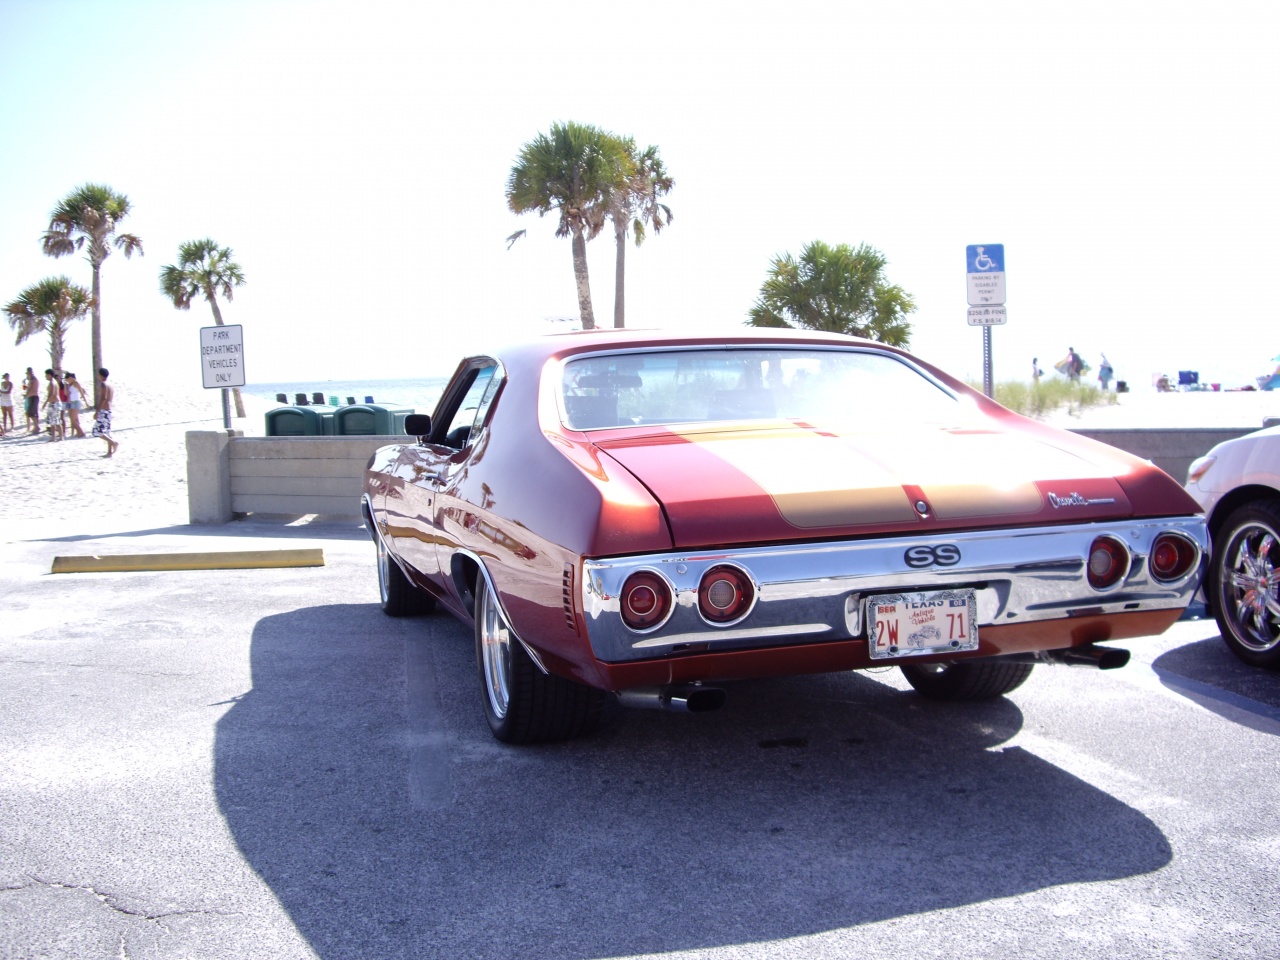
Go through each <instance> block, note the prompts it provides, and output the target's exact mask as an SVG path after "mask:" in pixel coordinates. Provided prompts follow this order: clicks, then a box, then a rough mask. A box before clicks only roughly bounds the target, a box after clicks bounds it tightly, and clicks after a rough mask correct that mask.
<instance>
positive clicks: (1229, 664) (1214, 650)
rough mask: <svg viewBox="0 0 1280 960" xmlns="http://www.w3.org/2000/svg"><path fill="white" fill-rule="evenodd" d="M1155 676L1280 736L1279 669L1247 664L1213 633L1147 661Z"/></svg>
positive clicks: (1239, 720) (1203, 703) (1218, 710)
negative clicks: (1210, 635) (1149, 661)
mask: <svg viewBox="0 0 1280 960" xmlns="http://www.w3.org/2000/svg"><path fill="white" fill-rule="evenodd" d="M1151 666H1152V669H1154V670H1155V672H1156V675H1157V676H1158V677H1159V678H1160V682H1161V683H1163V684H1164V685H1165V686H1166V687H1168V688H1169V689H1171V690H1175V691H1177V692H1178V693H1179V694H1181V695H1182V696H1185V697H1187V698H1188V699H1190V700H1193V701H1195V702H1196V703H1198V704H1199V705H1200V706H1202V707H1204V708H1205V709H1207V710H1211V711H1213V712H1214V713H1216V714H1218V715H1219V716H1222V717H1225V718H1226V719H1228V720H1231V721H1233V722H1235V723H1239V724H1241V725H1243V726H1246V727H1249V728H1250V729H1253V730H1258V731H1260V732H1263V733H1270V734H1271V735H1273V736H1280V672H1277V671H1275V670H1263V669H1261V668H1259V667H1251V666H1249V664H1247V663H1245V662H1243V661H1242V660H1240V659H1239V658H1238V657H1236V656H1235V655H1234V654H1233V653H1232V652H1231V651H1230V650H1229V649H1228V648H1227V645H1226V643H1225V642H1223V640H1222V638H1221V637H1219V636H1214V637H1210V638H1208V639H1205V640H1197V641H1196V642H1194V643H1188V644H1185V645H1183V646H1181V647H1177V648H1175V649H1173V650H1170V651H1168V652H1167V653H1163V654H1161V655H1160V656H1159V657H1157V658H1156V660H1155V662H1153V663H1152V664H1151Z"/></svg>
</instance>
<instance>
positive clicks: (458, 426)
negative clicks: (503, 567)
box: [389, 358, 501, 614]
mask: <svg viewBox="0 0 1280 960" xmlns="http://www.w3.org/2000/svg"><path fill="white" fill-rule="evenodd" d="M499 369H500V368H499V366H498V364H497V363H496V361H493V360H488V359H487V358H475V359H473V360H471V361H468V362H467V364H465V365H464V367H463V368H460V370H459V372H458V373H457V374H455V376H454V380H453V382H452V383H451V384H450V386H449V387H448V388H447V390H446V393H445V395H444V396H443V397H442V398H441V401H440V406H438V407H437V409H436V414H435V416H434V417H433V422H432V427H431V435H430V436H429V437H427V438H425V440H424V442H422V443H419V444H414V445H411V446H408V447H405V449H404V451H403V452H402V454H401V457H400V460H399V462H398V463H397V465H396V471H395V472H396V475H397V477H399V478H403V480H404V486H403V488H402V491H401V497H400V503H399V511H400V517H401V519H402V522H401V525H400V527H399V531H400V535H399V536H398V538H397V540H396V544H397V549H398V551H399V552H400V554H401V556H403V557H404V558H405V559H406V560H408V561H409V563H410V564H412V566H413V567H414V568H415V569H416V570H418V571H420V572H421V573H422V574H423V575H424V576H425V577H426V578H427V579H428V580H429V581H430V585H429V589H431V591H432V592H433V593H435V594H436V595H437V596H439V597H440V598H441V599H443V600H444V601H445V602H446V603H450V604H452V605H455V606H457V607H460V608H461V609H462V610H464V611H465V612H466V613H468V614H470V613H471V607H470V603H471V598H470V596H469V595H467V596H462V595H459V594H458V592H457V590H455V589H454V585H453V583H452V581H451V580H450V578H449V566H450V559H451V558H452V555H453V552H454V550H455V549H456V548H457V546H458V542H457V539H456V537H451V536H448V535H446V533H445V521H446V516H447V515H449V514H450V512H452V513H453V514H456V513H458V512H459V507H458V504H457V500H458V497H457V482H458V480H459V479H460V478H461V477H463V476H465V473H466V469H467V464H468V462H469V459H470V457H471V455H472V453H473V452H474V449H475V443H474V441H475V438H476V435H477V433H478V431H479V429H480V427H481V425H482V424H483V422H484V419H485V416H486V414H487V412H488V409H489V404H490V402H491V401H492V398H493V394H494V393H495V392H496V390H497V385H498V383H499V382H500V379H501V378H500V376H499V375H498V373H499ZM389 499H390V498H389ZM463 512H468V511H463Z"/></svg>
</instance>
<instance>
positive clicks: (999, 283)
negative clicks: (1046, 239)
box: [964, 243, 1008, 398]
mask: <svg viewBox="0 0 1280 960" xmlns="http://www.w3.org/2000/svg"><path fill="white" fill-rule="evenodd" d="M964 259H965V271H966V273H967V274H968V280H969V326H971V327H982V392H983V393H985V394H986V395H987V396H988V397H993V398H994V396H995V383H994V382H993V378H992V364H991V328H992V327H993V326H995V325H997V324H1003V323H1007V322H1008V316H1007V315H1006V314H1005V309H1004V244H1003V243H988V244H984V245H982V246H978V245H973V246H969V247H965V248H964Z"/></svg>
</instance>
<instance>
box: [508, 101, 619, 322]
mask: <svg viewBox="0 0 1280 960" xmlns="http://www.w3.org/2000/svg"><path fill="white" fill-rule="evenodd" d="M626 166H627V158H626V153H625V149H624V146H623V143H622V141H621V140H619V139H618V138H617V137H615V136H613V135H612V134H610V133H606V132H605V131H603V130H601V129H599V128H598V127H593V126H590V125H588V124H581V123H572V122H569V123H555V124H552V125H551V132H550V133H549V134H544V133H540V134H538V135H537V136H536V137H534V138H533V139H532V140H530V141H529V142H528V143H526V144H525V145H524V146H523V147H521V148H520V155H519V157H518V158H517V159H516V162H515V165H514V166H512V168H511V175H510V176H509V177H508V178H507V191H506V192H507V206H508V207H510V209H511V211H512V212H513V213H517V214H519V213H528V212H529V211H531V210H536V211H537V213H538V216H540V217H541V216H545V215H546V214H548V213H550V212H551V211H553V210H555V211H557V212H558V213H559V215H560V222H559V224H558V225H557V226H556V236H557V237H572V238H573V243H572V252H573V275H574V279H575V280H576V282H577V287H578V311H579V314H580V316H581V318H582V328H583V329H584V330H590V329H592V328H593V327H595V325H596V321H595V314H594V313H593V312H592V309H591V282H590V279H589V278H588V276H587V241H588V240H591V239H593V238H594V237H595V236H596V235H597V234H599V233H600V230H601V228H602V227H603V226H604V218H605V210H604V204H605V199H606V197H607V196H608V195H609V192H610V190H611V189H612V188H613V186H614V185H615V184H616V183H617V182H618V181H619V178H620V171H622V170H624V169H626ZM524 232H525V231H523V230H518V231H516V232H515V233H513V234H512V235H511V236H510V237H508V238H507V241H508V245H509V244H510V243H514V242H515V241H516V240H517V239H519V238H520V237H521V236H523V235H524Z"/></svg>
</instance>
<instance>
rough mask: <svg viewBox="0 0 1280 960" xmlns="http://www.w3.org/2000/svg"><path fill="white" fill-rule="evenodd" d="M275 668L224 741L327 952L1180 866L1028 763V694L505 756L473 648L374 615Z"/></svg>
mask: <svg viewBox="0 0 1280 960" xmlns="http://www.w3.org/2000/svg"><path fill="white" fill-rule="evenodd" d="M252 672H253V686H252V689H251V690H250V691H249V692H247V693H245V694H244V695H243V696H241V697H239V698H237V700H236V701H235V702H234V703H233V704H232V705H231V707H230V709H229V710H228V711H227V712H226V714H225V715H224V716H223V718H222V720H221V721H220V722H219V724H218V731H217V739H216V768H215V769H216V772H215V787H216V791H217V797H218V801H219V803H220V806H221V809H222V812H223V815H224V816H225V818H226V822H227V824H228V826H229V827H230V829H231V831H232V834H233V835H234V837H235V839H236V841H237V843H238V844H239V846H240V849H241V850H242V851H243V854H244V856H245V857H246V859H247V860H248V862H249V863H250V865H251V866H252V867H253V869H255V870H256V871H257V872H258V874H259V875H260V876H261V877H262V878H263V880H264V881H265V882H266V883H267V884H269V886H270V888H271V890H272V891H273V893H274V894H275V896H276V897H277V898H278V899H279V901H280V903H281V904H282V905H283V906H284V907H285V909H286V910H287V911H288V912H289V915H290V917H291V918H292V920H293V922H294V924H295V925H296V927H297V929H298V930H299V931H300V932H301V934H302V935H303V936H304V937H305V938H306V939H307V941H308V942H309V944H310V946H311V947H312V949H314V951H315V952H316V954H317V955H318V956H320V957H322V958H324V960H345V958H353V960H354V958H367V957H371V956H391V955H396V956H400V955H405V956H415V957H451V958H452V957H474V958H489V957H492V958H504V960H505V958H509V957H521V958H522V960H539V958H579V957H580V958H587V957H604V956H617V955H628V954H637V953H649V952H653V953H660V952H668V951H678V950H691V949H699V948H708V947H719V946H724V945H731V944H746V943H754V942H759V941H767V940H776V939H783V938H789V937H796V936H804V935H806V934H813V933H819V932H823V931H829V930H833V929H839V928H845V927H850V926H855V925H859V924H868V923H874V922H877V921H883V920H888V919H893V918H900V917H909V916H911V915H914V914H919V913H922V912H925V911H932V910H938V909H944V908H948V907H956V906H961V905H964V904H971V903H976V902H981V901H987V900H992V899H995V898H1000V897H1008V896H1015V895H1018V894H1022V893H1026V892H1029V891H1035V890H1040V889H1044V888H1048V887H1053V886H1057V885H1060V884H1071V883H1088V882H1093V881H1106V880H1113V879H1117V878H1121V877H1129V876H1133V875H1136V874H1143V873H1148V872H1151V871H1154V870H1158V869H1160V868H1161V867H1163V866H1165V865H1166V864H1168V863H1169V862H1170V859H1171V856H1172V854H1171V849H1170V846H1169V843H1168V841H1167V840H1166V838H1165V837H1164V835H1163V834H1162V833H1161V831H1160V830H1159V829H1158V828H1157V827H1156V826H1155V824H1153V823H1152V822H1151V821H1150V820H1149V819H1147V818H1146V817H1145V816H1144V815H1142V814H1141V813H1139V812H1138V811H1136V810H1134V809H1133V808H1131V807H1129V806H1127V805H1125V804H1124V803H1122V802H1120V801H1118V800H1117V799H1115V798H1114V797H1112V796H1110V795H1108V794H1106V793H1104V792H1102V791H1100V790H1098V789H1096V788H1094V787H1093V786H1091V785H1090V784H1088V783H1086V782H1084V781H1082V780H1080V779H1078V778H1076V777H1074V776H1072V775H1070V774H1068V773H1066V772H1065V771H1063V770H1061V769H1059V768H1057V767H1055V766H1053V765H1052V764H1049V763H1047V762H1045V761H1044V760H1041V759H1040V758H1038V757H1036V756H1035V755H1033V754H1031V753H1028V752H1027V751H1025V750H1023V749H1021V748H1017V747H1001V746H1000V745H1001V744H1002V743H1004V742H1005V741H1006V740H1008V739H1009V738H1010V737H1012V736H1013V735H1015V734H1016V733H1017V732H1018V731H1019V729H1020V728H1021V726H1022V715H1021V713H1020V711H1019V710H1018V708H1017V706H1016V705H1015V704H1014V703H1013V702H1012V701H1011V700H997V701H993V702H990V703H983V704H959V705H951V704H940V703H934V702H929V701H925V700H923V699H921V698H919V697H917V696H915V695H914V694H909V693H904V692H901V691H899V690H896V689H893V688H891V687H889V686H887V685H885V684H881V683H878V682H876V681H875V680H874V679H869V678H867V677H865V676H862V675H859V674H850V673H845V674H833V675H825V676H818V677H799V678H788V679H779V680H769V681H752V682H739V683H735V684H733V685H732V687H731V688H730V690H729V703H728V705H727V706H726V707H725V708H724V709H723V710H721V711H719V712H717V713H714V714H701V715H681V714H669V713H657V712H646V711H634V710H632V711H618V712H617V715H616V716H615V717H613V718H612V721H611V722H610V723H609V724H608V725H607V726H606V727H605V728H603V729H602V731H601V732H600V733H598V734H596V735H595V736H593V737H590V738H587V739H584V740H579V741H574V742H570V743H565V744H556V745H548V746H540V747H531V748H513V747H506V746H503V745H501V744H498V743H496V742H495V741H494V740H493V739H492V738H491V736H490V734H489V730H488V727H487V726H486V724H485V721H484V716H483V712H482V709H481V703H480V699H479V698H480V693H479V687H478V683H477V681H476V679H475V657H474V652H473V648H472V644H471V640H470V637H469V634H468V631H467V630H466V629H465V628H463V627H461V626H459V625H458V624H457V623H456V622H454V621H452V620H451V619H449V618H447V617H444V616H440V615H435V616H429V617H425V618H420V619H416V620H391V619H389V618H386V617H383V616H382V615H381V613H380V612H379V611H378V609H377V607H376V606H372V605H357V604H344V605H331V606H319V607H310V608H305V609H301V610H298V611H296V612H291V613H286V614H280V615H277V616H269V617H265V618H263V619H262V620H260V621H259V622H258V623H257V625H256V628H255V630H254V635H253V639H252ZM406 691H410V692H411V693H412V697H413V699H412V700H411V701H409V702H407V701H406ZM424 782H426V783H428V786H429V787H430V788H429V789H422V784H423V783H424ZM415 784H417V787H415ZM432 785H433V786H432Z"/></svg>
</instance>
